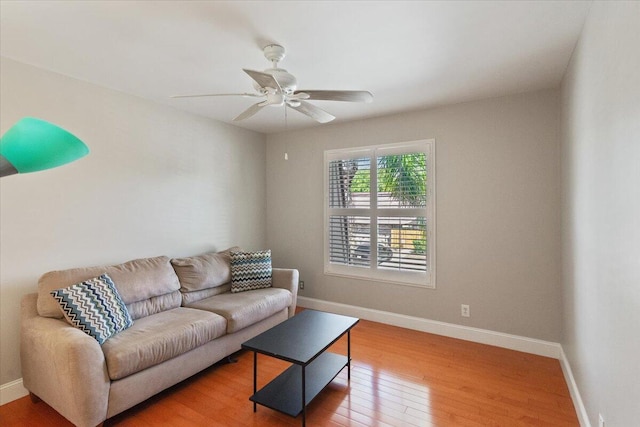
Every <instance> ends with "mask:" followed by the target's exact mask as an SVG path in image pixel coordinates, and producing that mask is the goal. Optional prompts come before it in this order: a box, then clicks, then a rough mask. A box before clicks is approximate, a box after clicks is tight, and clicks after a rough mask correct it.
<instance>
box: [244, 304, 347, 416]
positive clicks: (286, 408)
mask: <svg viewBox="0 0 640 427" xmlns="http://www.w3.org/2000/svg"><path fill="white" fill-rule="evenodd" d="M358 322H359V319H357V318H355V317H348V316H342V315H339V314H332V313H325V312H322V311H315V310H305V311H302V312H301V313H299V314H297V315H295V316H293V317H291V318H290V319H287V320H285V321H284V322H282V323H280V324H279V325H276V326H274V327H273V328H271V329H269V330H268V331H265V332H263V333H262V334H260V335H258V336H256V337H254V338H252V339H250V340H249V341H246V342H245V343H243V344H242V348H243V349H247V350H251V351H253V396H251V397H250V398H249V400H251V401H252V402H253V411H254V412H255V411H256V404H260V405H263V406H266V407H267V408H271V409H275V410H276V411H280V412H283V413H285V414H287V415H290V416H292V417H297V416H298V415H300V413H302V425H303V426H304V425H305V423H306V416H307V405H308V404H309V402H311V401H312V400H313V398H314V397H316V396H317V395H318V393H320V392H321V391H322V390H323V389H324V388H325V387H326V386H327V385H328V384H329V383H330V382H331V381H333V379H334V378H335V377H336V375H338V374H339V373H340V371H341V370H342V369H343V368H344V367H345V366H346V367H347V378H348V379H349V380H350V379H351V328H353V327H354V326H355V325H356V324H357V323H358ZM344 334H347V355H346V356H345V355H340V354H335V353H331V352H328V351H325V350H327V349H328V348H329V347H330V346H331V345H332V344H333V343H335V342H336V341H337V340H338V339H340V337H342V336H343V335H344ZM258 353H260V354H265V355H267V356H271V357H275V358H277V359H281V360H286V361H287V362H290V363H292V364H293V365H291V366H290V367H289V368H288V369H287V370H286V371H284V372H283V373H281V374H280V375H279V376H278V377H276V378H275V379H274V380H272V381H271V382H270V383H269V384H267V385H266V386H264V387H263V388H261V389H260V390H257V377H258Z"/></svg>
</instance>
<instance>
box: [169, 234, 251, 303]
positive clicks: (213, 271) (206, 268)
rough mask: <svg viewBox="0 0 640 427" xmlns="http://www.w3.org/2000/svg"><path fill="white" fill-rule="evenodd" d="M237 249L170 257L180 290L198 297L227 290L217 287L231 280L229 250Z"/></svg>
mask: <svg viewBox="0 0 640 427" xmlns="http://www.w3.org/2000/svg"><path fill="white" fill-rule="evenodd" d="M239 250H240V248H238V247H237V246H234V247H232V248H229V249H227V250H224V251H221V252H209V253H206V254H202V255H198V256H192V257H188V258H174V259H172V260H171V265H173V269H174V270H175V272H176V274H177V275H178V279H179V280H180V291H181V292H182V293H183V294H186V293H194V295H192V296H193V297H196V295H197V297H196V298H198V299H199V298H206V297H208V296H211V295H216V294H218V293H220V292H225V291H226V290H228V289H217V288H221V287H223V286H224V285H226V284H228V283H229V282H231V252H232V251H239ZM225 288H226V287H225Z"/></svg>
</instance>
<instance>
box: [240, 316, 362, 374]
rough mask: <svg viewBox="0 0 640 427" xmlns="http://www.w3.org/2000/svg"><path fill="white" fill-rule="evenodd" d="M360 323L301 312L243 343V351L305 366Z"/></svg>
mask: <svg viewBox="0 0 640 427" xmlns="http://www.w3.org/2000/svg"><path fill="white" fill-rule="evenodd" d="M359 321H360V319H357V318H355V317H349V316H343V315H340V314H333V313H325V312H323V311H316V310H304V311H302V312H300V313H298V314H296V315H295V316H293V317H291V318H289V319H287V320H285V321H284V322H282V323H280V324H279V325H276V326H274V327H273V328H271V329H269V330H267V331H265V332H263V333H261V334H260V335H257V336H256V337H254V338H252V339H250V340H248V341H246V342H244V343H243V344H242V348H244V349H247V350H252V351H255V352H258V353H261V354H267V355H269V356H272V357H276V358H278V359H282V360H286V361H288V362H291V363H295V364H298V365H307V364H309V363H310V362H312V361H313V359H315V358H316V357H317V356H318V355H319V354H320V353H322V352H323V351H324V350H326V349H327V347H329V346H330V345H331V344H333V343H334V342H336V341H337V340H338V339H339V338H340V337H341V336H342V335H343V334H345V333H346V332H347V331H349V330H350V329H351V328H353V327H354V326H355V325H356V324H357V323H358V322H359Z"/></svg>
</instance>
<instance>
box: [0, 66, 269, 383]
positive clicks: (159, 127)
mask: <svg viewBox="0 0 640 427" xmlns="http://www.w3.org/2000/svg"><path fill="white" fill-rule="evenodd" d="M1 67H2V68H1V70H0V82H1V87H0V93H1V94H2V96H1V97H0V100H1V104H0V117H1V118H2V122H1V124H0V125H1V129H0V131H1V132H2V133H4V132H6V131H7V129H8V128H9V127H10V126H11V125H12V124H13V123H15V122H16V121H17V120H18V119H20V118H21V117H23V116H27V115H29V116H35V117H40V118H43V119H46V120H49V121H52V122H54V123H56V124H59V125H61V126H63V127H65V128H67V129H69V130H70V131H72V132H73V133H75V134H76V135H77V136H79V137H80V138H81V139H83V140H84V141H85V142H86V143H87V145H88V146H89V147H90V149H91V154H90V155H89V156H88V157H85V158H83V159H81V160H79V161H77V162H75V163H71V164H69V165H66V166H63V167H60V168H57V169H51V170H48V171H43V172H37V173H33V174H26V175H14V176H10V177H5V178H2V181H0V197H1V199H0V202H1V204H0V207H1V212H0V221H1V222H0V228H1V230H2V234H1V240H0V254H1V257H0V260H1V263H0V368H1V375H0V384H6V383H8V382H10V381H12V380H15V379H18V378H20V377H21V376H22V375H21V373H20V364H19V354H18V343H19V331H18V329H19V304H20V298H21V296H22V295H23V294H25V293H27V292H33V291H35V290H36V286H37V280H38V277H39V276H40V275H41V274H42V273H44V272H46V271H48V270H52V269H63V268H69V267H75V266H89V265H99V264H106V263H118V262H122V261H126V260H128V259H133V258H139V257H146V256H154V255H163V254H164V255H168V256H185V255H191V254H196V253H199V252H201V251H205V250H210V249H213V248H218V249H221V248H226V247H228V246H231V245H235V244H238V245H240V246H243V247H246V248H255V249H257V248H262V247H264V246H265V242H266V234H265V218H264V210H265V208H266V199H265V195H264V188H265V186H264V179H265V161H264V159H265V138H264V136H263V135H260V134H257V133H254V132H249V131H244V130H241V129H239V128H236V127H233V126H229V125H226V124H222V123H219V122H214V121H212V120H208V119H204V118H201V117H197V116H193V115H189V114H186V113H182V112H179V111H177V110H174V109H171V108H168V107H164V106H160V105H157V104H154V103H151V102H148V101H145V100H142V99H140V98H136V97H132V96H129V95H125V94H122V93H120V92H115V91H112V90H109V89H105V88H101V87H98V86H94V85H91V84H88V83H84V82H81V81H78V80H75V79H71V78H68V77H64V76H61V75H58V74H54V73H51V72H48V71H44V70H41V69H37V68H34V67H31V66H27V65H24V64H20V63H17V62H14V61H11V60H8V59H5V58H3V59H2V62H1Z"/></svg>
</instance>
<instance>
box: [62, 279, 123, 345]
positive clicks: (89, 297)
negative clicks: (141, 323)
mask: <svg viewBox="0 0 640 427" xmlns="http://www.w3.org/2000/svg"><path fill="white" fill-rule="evenodd" d="M50 293H51V295H53V297H54V298H55V299H56V300H57V301H58V304H60V307H61V308H62V312H63V313H64V317H65V318H66V319H67V321H68V322H69V323H71V324H72V325H73V326H75V327H76V328H78V329H80V330H81V331H83V332H85V333H86V334H88V335H91V336H92V337H93V338H95V339H96V341H98V343H100V344H101V345H102V343H104V342H105V341H106V340H107V339H109V338H110V337H112V336H113V335H115V334H117V333H118V332H120V331H124V330H125V329H127V328H128V327H130V326H131V325H133V320H131V316H130V315H129V311H128V310H127V306H126V305H125V304H124V302H123V301H122V298H120V295H119V294H118V291H117V290H116V287H115V285H114V284H113V280H111V278H110V277H109V276H108V275H107V274H106V273H105V274H103V275H101V276H100V277H96V278H93V279H90V280H86V281H84V282H81V283H78V284H76V285H73V286H69V287H68V288H64V289H56V290H54V291H51V292H50Z"/></svg>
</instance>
